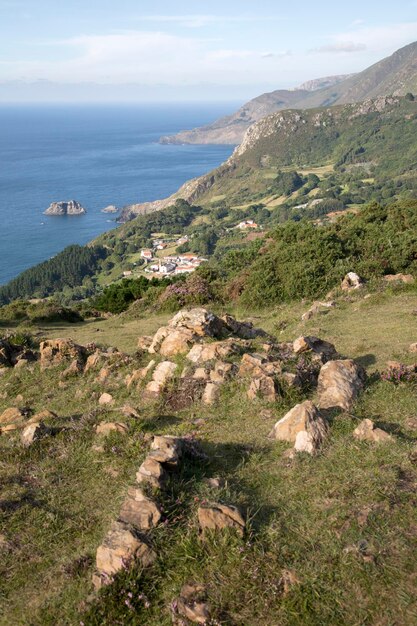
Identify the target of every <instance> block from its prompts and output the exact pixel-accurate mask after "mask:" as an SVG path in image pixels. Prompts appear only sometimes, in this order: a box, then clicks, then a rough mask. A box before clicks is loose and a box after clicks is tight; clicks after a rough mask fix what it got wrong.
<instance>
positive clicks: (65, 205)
mask: <svg viewBox="0 0 417 626" xmlns="http://www.w3.org/2000/svg"><path fill="white" fill-rule="evenodd" d="M43 213H44V215H84V214H85V213H87V211H86V210H85V208H84V207H83V206H81V204H80V203H79V202H77V200H68V201H64V200H63V201H60V202H51V204H50V205H49V207H48V208H47V209H46V211H44V212H43Z"/></svg>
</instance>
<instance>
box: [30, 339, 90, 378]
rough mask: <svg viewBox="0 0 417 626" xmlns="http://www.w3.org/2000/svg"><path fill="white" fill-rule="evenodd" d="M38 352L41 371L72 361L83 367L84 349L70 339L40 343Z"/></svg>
mask: <svg viewBox="0 0 417 626" xmlns="http://www.w3.org/2000/svg"><path fill="white" fill-rule="evenodd" d="M39 350H40V367H41V370H44V369H46V368H48V367H55V366H57V365H61V364H62V363H72V361H74V360H76V361H77V362H79V363H80V366H83V365H84V360H85V357H86V349H85V348H84V347H83V346H79V345H78V344H76V343H74V341H72V339H47V340H45V341H42V342H41V344H40V347H39Z"/></svg>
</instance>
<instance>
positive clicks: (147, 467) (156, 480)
mask: <svg viewBox="0 0 417 626" xmlns="http://www.w3.org/2000/svg"><path fill="white" fill-rule="evenodd" d="M166 478H167V472H166V470H165V469H164V468H163V467H162V465H161V463H159V462H158V461H156V460H155V459H153V458H152V457H147V458H146V459H145V460H144V462H143V463H142V465H141V466H140V468H139V470H138V471H137V472H136V482H138V483H139V484H148V485H151V486H152V487H156V488H158V489H160V488H161V487H162V485H163V484H164V482H165V480H166Z"/></svg>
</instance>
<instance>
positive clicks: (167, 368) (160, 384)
mask: <svg viewBox="0 0 417 626" xmlns="http://www.w3.org/2000/svg"><path fill="white" fill-rule="evenodd" d="M177 367H178V366H177V365H176V363H172V362H171V361H162V363H159V365H157V367H156V368H155V370H154V372H153V375H152V380H151V381H150V382H149V383H148V384H147V385H146V387H145V390H144V397H145V399H149V400H153V399H157V398H158V397H159V396H160V395H161V394H162V392H163V391H164V389H165V387H166V384H167V382H168V381H169V380H170V379H171V378H172V377H173V376H174V374H175V372H176V370H177Z"/></svg>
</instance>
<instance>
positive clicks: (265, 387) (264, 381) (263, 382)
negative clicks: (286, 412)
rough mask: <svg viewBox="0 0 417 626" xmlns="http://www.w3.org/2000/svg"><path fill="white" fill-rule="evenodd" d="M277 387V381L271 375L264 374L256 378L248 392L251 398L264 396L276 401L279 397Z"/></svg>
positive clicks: (265, 398) (270, 400)
mask: <svg viewBox="0 0 417 626" xmlns="http://www.w3.org/2000/svg"><path fill="white" fill-rule="evenodd" d="M277 395H278V393H277V389H276V385H275V381H274V379H273V378H272V377H271V376H266V375H262V376H260V377H258V378H254V379H253V380H252V381H251V383H250V385H249V389H248V392H247V396H248V398H249V400H255V399H256V398H263V399H264V400H267V401H268V402H274V401H275V400H276V398H277Z"/></svg>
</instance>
